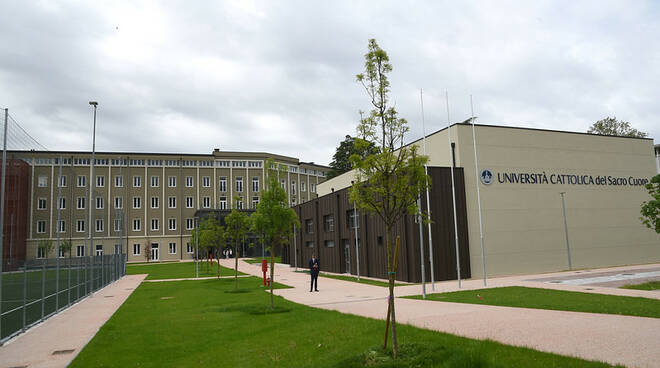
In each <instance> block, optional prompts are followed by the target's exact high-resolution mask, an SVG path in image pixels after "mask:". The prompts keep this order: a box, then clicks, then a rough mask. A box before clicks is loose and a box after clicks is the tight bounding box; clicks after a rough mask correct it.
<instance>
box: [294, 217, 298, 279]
mask: <svg viewBox="0 0 660 368" xmlns="http://www.w3.org/2000/svg"><path fill="white" fill-rule="evenodd" d="M293 259H294V261H293V263H294V265H295V270H296V271H298V241H297V240H296V225H293Z"/></svg>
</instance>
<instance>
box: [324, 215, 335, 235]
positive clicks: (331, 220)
mask: <svg viewBox="0 0 660 368" xmlns="http://www.w3.org/2000/svg"><path fill="white" fill-rule="evenodd" d="M323 228H324V229H325V231H326V232H328V233H331V232H333V231H335V217H334V216H333V215H325V216H323Z"/></svg>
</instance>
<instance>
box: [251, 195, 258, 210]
mask: <svg viewBox="0 0 660 368" xmlns="http://www.w3.org/2000/svg"><path fill="white" fill-rule="evenodd" d="M258 205H259V197H252V208H253V209H256V208H257V206H258Z"/></svg>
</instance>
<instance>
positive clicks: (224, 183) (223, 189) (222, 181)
mask: <svg viewBox="0 0 660 368" xmlns="http://www.w3.org/2000/svg"><path fill="white" fill-rule="evenodd" d="M219 183H220V191H221V192H226V191H227V178H226V177H224V176H221V177H220V180H219Z"/></svg>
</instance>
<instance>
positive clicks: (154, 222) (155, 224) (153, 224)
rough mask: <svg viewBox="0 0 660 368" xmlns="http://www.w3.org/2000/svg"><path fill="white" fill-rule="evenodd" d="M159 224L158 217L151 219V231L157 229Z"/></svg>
mask: <svg viewBox="0 0 660 368" xmlns="http://www.w3.org/2000/svg"><path fill="white" fill-rule="evenodd" d="M158 225H159V224H158V219H151V231H157V230H158V228H159V226H158Z"/></svg>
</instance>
